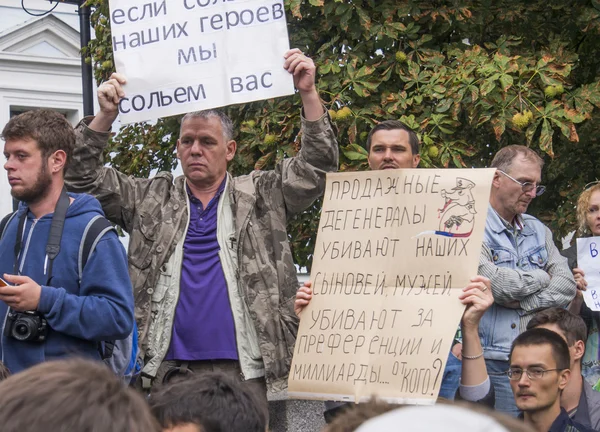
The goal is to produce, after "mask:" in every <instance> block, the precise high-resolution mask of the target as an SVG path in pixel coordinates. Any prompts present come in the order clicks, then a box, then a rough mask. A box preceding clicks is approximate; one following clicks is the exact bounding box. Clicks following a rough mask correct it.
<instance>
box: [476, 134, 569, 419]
mask: <svg viewBox="0 0 600 432" xmlns="http://www.w3.org/2000/svg"><path fill="white" fill-rule="evenodd" d="M543 165H544V161H543V160H542V159H541V158H540V157H539V156H538V155H537V154H536V153H535V152H534V151H533V150H531V149H529V148H528V147H525V146H516V145H512V146H507V147H504V148H503V149H501V150H500V151H499V152H498V153H497V154H496V155H495V156H494V159H493V160H492V163H491V167H493V168H496V173H495V174H494V180H493V183H492V192H491V196H490V208H489V211H488V216H487V220H486V227H485V235H484V244H483V247H482V249H481V258H480V262H479V274H480V275H482V276H485V277H487V278H489V279H490V280H491V281H492V292H493V294H494V300H495V303H494V305H493V306H492V307H491V309H490V310H488V311H487V312H486V314H485V315H484V316H483V319H482V320H481V325H480V327H479V329H480V331H479V334H480V336H481V338H482V342H483V348H484V353H485V359H486V365H487V369H488V372H490V377H491V379H492V383H493V384H494V388H495V390H496V409H498V410H500V411H504V412H509V413H511V414H514V415H517V413H518V410H517V408H516V405H515V402H514V398H513V395H512V392H511V390H510V385H509V380H508V377H507V376H506V375H504V372H506V371H507V370H508V367H509V363H508V356H509V353H510V347H511V344H512V342H513V341H514V340H515V339H516V338H517V336H518V335H519V334H520V333H521V332H523V331H524V330H525V328H526V326H527V323H528V322H529V320H530V319H531V318H532V316H533V314H534V313H535V311H537V310H538V309H541V308H547V307H553V306H557V307H564V306H566V305H567V304H569V302H570V301H571V300H572V299H573V297H574V296H575V291H576V288H575V281H574V280H573V276H572V275H571V271H570V270H569V267H568V265H567V260H566V259H565V258H563V257H562V256H561V255H560V253H559V251H558V249H557V248H556V246H555V245H554V241H553V239H552V232H551V231H550V230H549V229H548V228H547V227H546V226H545V225H544V224H543V223H542V222H540V221H539V220H538V219H536V218H534V217H533V216H530V215H527V214H525V212H526V211H527V207H528V206H529V204H530V203H531V201H532V200H533V199H534V198H535V197H537V196H540V195H541V194H542V193H543V192H544V189H545V188H544V186H542V185H541V184H540V182H541V177H542V167H543Z"/></svg>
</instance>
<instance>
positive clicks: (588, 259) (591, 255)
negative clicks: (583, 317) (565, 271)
mask: <svg viewBox="0 0 600 432" xmlns="http://www.w3.org/2000/svg"><path fill="white" fill-rule="evenodd" d="M598 249H600V237H584V238H578V239H577V267H579V268H580V269H581V270H583V272H584V273H585V281H586V282H587V289H586V290H585V291H583V300H584V301H585V304H586V305H587V307H589V308H590V309H591V310H593V311H600V257H599V256H598Z"/></svg>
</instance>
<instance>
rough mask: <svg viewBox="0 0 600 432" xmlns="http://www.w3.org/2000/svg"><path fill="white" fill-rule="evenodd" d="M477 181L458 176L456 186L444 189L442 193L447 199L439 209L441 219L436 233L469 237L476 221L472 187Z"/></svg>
mask: <svg viewBox="0 0 600 432" xmlns="http://www.w3.org/2000/svg"><path fill="white" fill-rule="evenodd" d="M474 187H475V183H473V182H472V181H471V180H468V179H465V178H461V177H458V178H457V179H456V186H455V187H453V188H452V189H451V190H449V191H447V190H445V189H442V190H441V191H440V195H441V196H442V198H444V199H445V202H444V206H443V207H442V208H441V209H438V213H439V214H438V217H439V219H440V225H439V229H438V230H436V232H435V233H436V234H438V235H445V236H448V237H469V236H470V235H471V232H473V224H474V222H475V215H476V214H477V212H476V211H475V199H474V198H473V192H472V191H471V189H473V188H474Z"/></svg>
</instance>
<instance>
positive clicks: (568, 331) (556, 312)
mask: <svg viewBox="0 0 600 432" xmlns="http://www.w3.org/2000/svg"><path fill="white" fill-rule="evenodd" d="M532 328H545V329H548V330H552V331H553V332H556V333H558V334H559V335H560V336H562V338H563V339H564V340H565V341H566V342H567V345H568V347H569V354H570V357H571V362H570V366H569V369H571V372H572V373H575V372H576V371H577V372H581V359H582V358H583V355H584V354H585V343H586V341H587V327H586V325H585V321H584V320H583V318H581V317H580V316H579V315H575V314H574V313H572V312H569V311H568V310H566V309H563V308H559V307H553V308H548V309H544V310H542V311H540V312H537V313H536V314H535V315H534V316H533V318H532V319H531V321H529V323H528V324H527V329H532Z"/></svg>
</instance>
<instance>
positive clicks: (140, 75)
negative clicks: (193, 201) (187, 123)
mask: <svg viewBox="0 0 600 432" xmlns="http://www.w3.org/2000/svg"><path fill="white" fill-rule="evenodd" d="M110 10H111V16H110V22H111V32H112V45H113V51H114V59H115V65H116V68H117V71H118V72H119V73H121V74H123V75H125V77H126V78H127V84H126V86H125V87H124V89H125V92H126V94H127V96H126V97H125V98H124V99H123V100H122V101H121V103H120V105H119V112H120V115H121V121H122V122H123V123H131V122H137V121H144V120H150V119H155V118H158V117H165V116H170V115H176V114H182V113H186V112H191V111H198V110H202V109H209V108H215V107H220V106H226V105H231V104H237V103H245V102H251V101H255V100H261V99H267V98H274V97H278V96H286V95H290V94H293V93H294V85H293V79H292V76H291V75H290V74H289V73H288V72H287V71H285V70H284V69H283V61H284V60H283V54H284V53H285V52H286V51H287V50H288V49H289V40H288V34H287V27H286V20H285V10H284V5H283V0H110Z"/></svg>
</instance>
